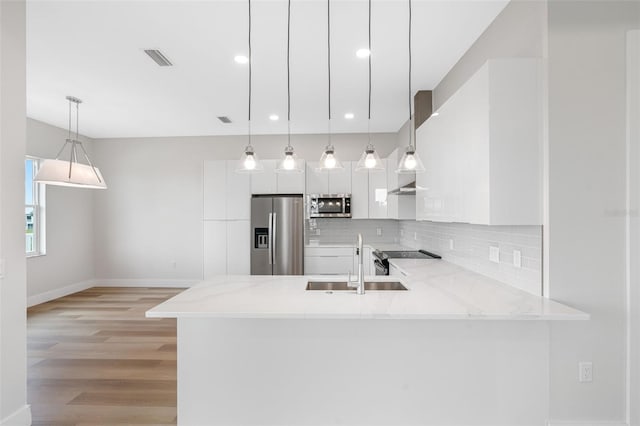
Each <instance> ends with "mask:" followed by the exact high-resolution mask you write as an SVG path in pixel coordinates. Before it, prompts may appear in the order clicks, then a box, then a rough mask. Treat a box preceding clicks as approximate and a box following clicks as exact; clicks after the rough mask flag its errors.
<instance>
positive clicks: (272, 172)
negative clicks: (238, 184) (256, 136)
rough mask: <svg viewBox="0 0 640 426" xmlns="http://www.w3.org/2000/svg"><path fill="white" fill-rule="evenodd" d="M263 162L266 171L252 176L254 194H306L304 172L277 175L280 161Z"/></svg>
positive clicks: (252, 191)
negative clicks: (277, 166)
mask: <svg viewBox="0 0 640 426" xmlns="http://www.w3.org/2000/svg"><path fill="white" fill-rule="evenodd" d="M261 161H262V164H263V166H264V171H263V172H262V173H255V174H252V175H251V193H252V194H304V187H305V173H304V172H302V173H276V165H277V162H278V160H261ZM303 164H304V162H303Z"/></svg>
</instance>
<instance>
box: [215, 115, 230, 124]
mask: <svg viewBox="0 0 640 426" xmlns="http://www.w3.org/2000/svg"><path fill="white" fill-rule="evenodd" d="M218 120H220V121H222V122H223V123H224V124H229V123H231V119H230V118H229V117H227V116H226V115H223V116H220V117H218Z"/></svg>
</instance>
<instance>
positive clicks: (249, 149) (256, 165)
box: [236, 0, 264, 173]
mask: <svg viewBox="0 0 640 426" xmlns="http://www.w3.org/2000/svg"><path fill="white" fill-rule="evenodd" d="M248 6H249V13H248V15H249V16H248V17H249V37H248V38H249V60H248V63H249V96H248V114H247V115H248V120H247V133H248V138H249V141H248V143H247V146H246V147H245V148H244V152H243V153H242V156H241V157H240V160H239V161H238V166H237V167H236V172H237V173H260V172H263V171H264V166H263V165H262V162H261V161H260V159H259V158H258V155H257V154H256V152H255V150H254V149H253V146H251V62H252V59H253V57H252V56H251V0H249V2H248Z"/></svg>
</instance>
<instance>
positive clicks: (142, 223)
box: [94, 134, 396, 284]
mask: <svg viewBox="0 0 640 426" xmlns="http://www.w3.org/2000/svg"><path fill="white" fill-rule="evenodd" d="M372 137H373V142H374V143H375V145H376V147H377V148H378V150H379V152H380V156H381V157H385V156H387V155H388V154H389V153H390V152H391V151H392V150H393V149H394V148H395V145H396V139H395V138H396V135H395V134H376V135H372ZM326 141H327V137H326V136H323V135H309V136H305V135H295V136H292V144H293V146H294V147H295V149H296V152H297V154H298V156H299V157H301V158H304V159H308V160H313V161H317V160H319V158H320V155H321V153H322V149H323V148H324V146H325V144H326ZM246 142H247V138H246V137H185V138H139V139H110V140H106V139H105V140H96V142H95V144H94V157H95V162H96V164H97V165H98V166H99V167H100V170H101V171H102V173H103V175H104V177H105V180H106V181H107V183H108V185H109V189H108V190H106V191H101V192H95V193H94V225H95V226H94V229H95V268H96V269H95V273H96V277H97V278H98V279H99V280H100V282H103V283H107V282H117V280H131V279H139V280H154V282H156V283H167V282H168V283H170V284H171V283H176V284H180V283H184V282H185V281H186V282H188V281H193V280H200V279H202V250H203V238H202V227H201V223H202V164H203V161H204V160H214V159H226V160H235V159H239V158H240V155H241V154H242V152H243V149H244V146H245V145H246ZM286 143H287V140H286V136H283V135H280V136H257V137H254V138H253V145H254V147H255V148H256V152H257V153H258V155H259V156H260V157H261V158H263V159H267V158H280V156H281V155H282V153H283V150H284V147H285V146H286ZM333 143H334V145H335V147H336V154H337V155H338V156H339V158H340V159H344V160H357V159H358V158H359V156H360V154H361V152H362V150H363V149H364V147H365V145H366V143H367V136H366V135H362V134H354V135H335V136H334V137H333ZM257 178H259V176H258V177H257Z"/></svg>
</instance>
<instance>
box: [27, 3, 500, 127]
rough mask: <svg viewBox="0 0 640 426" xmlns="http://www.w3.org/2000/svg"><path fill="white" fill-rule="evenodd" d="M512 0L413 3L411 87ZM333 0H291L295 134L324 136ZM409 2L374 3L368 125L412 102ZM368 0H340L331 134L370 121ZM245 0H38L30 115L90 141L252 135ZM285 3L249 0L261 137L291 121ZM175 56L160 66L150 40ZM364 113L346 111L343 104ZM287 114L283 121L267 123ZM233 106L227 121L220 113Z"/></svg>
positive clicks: (436, 76) (30, 19) (460, 50)
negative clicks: (364, 52) (150, 52)
mask: <svg viewBox="0 0 640 426" xmlns="http://www.w3.org/2000/svg"><path fill="white" fill-rule="evenodd" d="M507 3H508V0H499V1H497V0H494V1H482V0H474V1H462V0H443V1H430V0H413V38H412V40H413V79H412V80H413V83H412V84H413V89H414V92H415V91H416V90H419V89H424V90H430V89H433V88H434V87H435V86H436V85H437V84H438V83H439V82H440V80H442V78H443V77H444V76H445V75H446V73H447V72H448V71H449V70H450V69H451V67H452V66H453V65H454V64H455V63H456V62H457V61H458V60H459V59H460V57H461V56H462V55H463V54H464V52H466V50H467V49H468V48H469V46H471V44H472V43H473V42H474V41H475V40H476V39H477V38H478V36H479V35H480V34H481V33H482V32H483V31H484V29H485V28H486V27H487V26H488V25H489V24H490V23H491V22H492V21H493V19H494V18H495V17H496V16H497V15H498V13H499V12H500V11H501V10H502V9H503V8H504V6H505V5H506V4H507ZM326 5H327V3H326V1H323V0H322V1H316V0H293V1H292V2H291V79H290V81H291V132H292V133H326V132H327V129H328V120H327V33H326V30H327V19H326V17H327V10H326ZM407 5H408V2H407V1H402V0H373V2H372V41H371V50H372V52H373V54H372V106H371V123H370V130H371V131H372V132H395V131H397V130H398V129H399V128H400V127H401V126H402V124H403V123H405V122H406V120H407V118H408V115H409V112H408V86H407V84H408V81H407V80H408V78H407V73H408V26H407V25H408V7H407ZM367 19H368V17H367V2H366V1H363V0H332V2H331V38H332V46H331V51H332V58H331V64H332V112H333V119H332V120H331V131H332V132H335V133H338V132H346V133H351V132H366V131H367V128H368V120H367V60H366V59H360V58H358V57H356V55H355V52H356V50H358V49H359V48H362V47H366V45H367ZM247 29H248V24H247V2H246V1H240V0H226V1H213V0H211V1H198V2H196V1H128V2H124V1H113V0H104V1H89V0H84V1H66V2H62V1H52V0H47V1H29V2H28V5H27V114H28V116H29V117H31V118H34V119H36V120H41V121H44V122H46V123H50V124H53V125H56V126H59V127H63V128H66V127H67V120H68V117H67V103H66V100H65V96H66V95H73V96H76V97H79V98H81V99H82V100H83V101H84V103H83V104H82V106H81V107H80V132H81V133H83V134H86V135H87V136H90V137H93V138H116V137H148V136H190V135H236V134H246V133H247V127H248V126H247V109H248V106H247V103H248V101H247V94H248V72H247V70H248V66H247V65H246V64H245V65H240V64H237V63H236V62H235V61H234V60H233V58H234V56H236V55H238V54H245V55H246V54H247V52H248V47H247ZM286 36H287V2H286V1H284V0H272V1H269V0H253V2H252V53H253V62H252V64H253V66H252V73H253V90H252V120H251V132H252V134H273V133H286V131H287V120H286V116H287V74H286V73H287V69H286V46H287V38H286ZM147 48H154V49H160V50H161V51H162V52H163V53H164V54H165V55H166V56H167V57H168V58H169V59H170V60H171V61H172V62H173V64H174V66H173V67H159V66H158V65H156V64H155V63H154V62H153V61H152V60H151V59H150V58H149V57H148V56H147V55H146V54H145V53H144V52H143V49H147ZM347 112H352V113H353V114H354V115H355V118H354V119H352V120H347V119H345V118H344V114H345V113H347ZM271 114H277V115H279V116H280V120H278V121H271V120H269V115H271ZM217 116H228V117H229V118H230V119H231V120H232V123H231V124H223V123H221V122H220V121H219V120H218V119H217V118H216V117H217Z"/></svg>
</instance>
